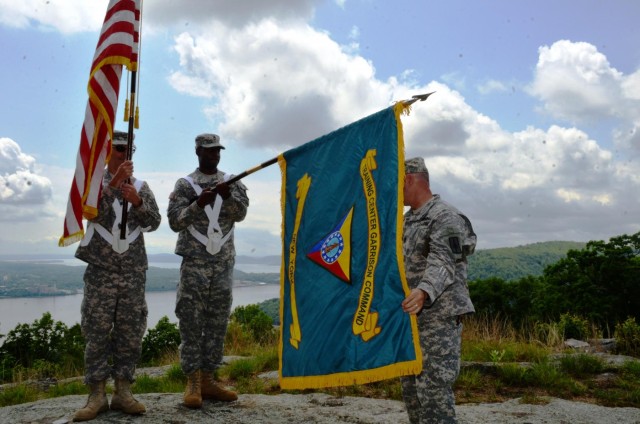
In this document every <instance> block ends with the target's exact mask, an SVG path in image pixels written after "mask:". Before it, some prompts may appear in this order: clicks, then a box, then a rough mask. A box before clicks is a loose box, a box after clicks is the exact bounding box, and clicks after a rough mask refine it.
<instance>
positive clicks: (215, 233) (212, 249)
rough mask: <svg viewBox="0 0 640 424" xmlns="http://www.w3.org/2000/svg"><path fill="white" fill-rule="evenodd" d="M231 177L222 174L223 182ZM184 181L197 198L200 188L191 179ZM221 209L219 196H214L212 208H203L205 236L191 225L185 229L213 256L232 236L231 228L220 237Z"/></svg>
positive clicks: (209, 206)
mask: <svg viewBox="0 0 640 424" xmlns="http://www.w3.org/2000/svg"><path fill="white" fill-rule="evenodd" d="M230 177H231V176H230V175H228V174H224V181H228V180H229V178H230ZM184 179H185V180H186V181H187V182H188V183H189V184H191V187H193V190H194V191H195V192H196V194H197V195H198V196H200V193H202V187H200V186H199V185H198V184H196V183H195V182H194V181H193V178H191V177H189V176H187V177H184ZM221 208H222V197H221V196H220V195H218V196H216V200H215V202H214V203H213V206H211V205H206V206H205V207H204V212H205V213H206V214H207V218H209V227H208V228H207V235H206V236H205V235H204V234H202V233H200V232H198V230H196V229H195V227H194V226H193V225H189V227H188V228H187V229H188V230H189V232H190V233H191V235H192V236H193V237H194V238H195V239H196V240H198V241H199V242H200V243H202V244H204V245H205V246H206V249H207V252H209V253H210V254H211V255H215V254H216V253H218V252H219V251H220V249H221V248H222V245H223V244H225V243H226V242H227V240H229V238H230V237H231V235H232V234H233V226H232V227H231V229H230V230H229V232H228V233H227V234H225V235H224V236H223V235H222V229H221V228H220V224H218V216H219V215H220V209H221Z"/></svg>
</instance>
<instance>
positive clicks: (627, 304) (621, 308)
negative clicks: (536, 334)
mask: <svg viewBox="0 0 640 424" xmlns="http://www.w3.org/2000/svg"><path fill="white" fill-rule="evenodd" d="M639 254H640V233H636V234H634V235H631V236H628V235H622V236H618V237H612V238H611V239H610V240H609V242H604V241H590V242H589V243H587V246H586V247H585V248H584V249H583V250H579V251H578V250H571V251H569V252H568V253H567V257H566V258H565V259H562V260H560V261H558V262H557V263H556V264H554V265H550V266H549V267H547V268H546V269H545V272H544V280H543V281H544V287H543V290H542V291H541V292H540V296H538V298H537V299H536V309H537V312H538V314H539V315H540V317H541V318H546V319H549V320H557V319H559V317H560V316H561V315H562V314H564V313H572V314H576V315H579V316H581V317H585V318H587V319H588V320H589V321H591V322H594V323H596V324H598V325H600V326H602V327H609V328H613V327H615V324H616V323H617V322H620V321H623V320H625V319H626V318H627V317H635V318H637V319H640V284H638V281H640V258H639V257H638V255H639Z"/></svg>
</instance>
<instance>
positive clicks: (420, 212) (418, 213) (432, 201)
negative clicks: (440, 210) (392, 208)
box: [412, 194, 440, 216]
mask: <svg viewBox="0 0 640 424" xmlns="http://www.w3.org/2000/svg"><path fill="white" fill-rule="evenodd" d="M439 199H440V195H439V194H434V195H433V197H431V199H429V200H427V201H426V202H425V203H424V205H422V206H420V207H419V208H418V209H416V210H412V212H413V214H414V215H415V216H422V215H426V214H427V212H429V209H431V207H432V206H433V205H435V203H436V201H438V200H439Z"/></svg>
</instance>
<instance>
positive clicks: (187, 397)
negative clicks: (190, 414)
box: [184, 370, 202, 408]
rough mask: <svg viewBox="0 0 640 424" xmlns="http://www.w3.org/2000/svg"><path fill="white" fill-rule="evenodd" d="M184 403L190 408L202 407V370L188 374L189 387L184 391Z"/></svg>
mask: <svg viewBox="0 0 640 424" xmlns="http://www.w3.org/2000/svg"><path fill="white" fill-rule="evenodd" d="M184 405H185V406H187V407H189V408H201V407H202V393H201V391H200V370H198V371H196V372H194V373H192V374H189V375H188V376H187V388H186V389H185V391H184Z"/></svg>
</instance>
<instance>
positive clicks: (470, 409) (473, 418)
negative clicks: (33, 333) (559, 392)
mask: <svg viewBox="0 0 640 424" xmlns="http://www.w3.org/2000/svg"><path fill="white" fill-rule="evenodd" d="M598 355H601V357H602V359H603V360H604V361H605V362H607V363H609V364H621V363H623V362H624V361H627V360H631V359H633V358H629V357H623V356H619V355H602V354H598ZM234 359H235V358H234V357H225V362H231V361H233V360H234ZM464 365H465V366H472V367H480V366H482V367H485V368H486V367H491V366H495V364H471V363H467V364H464ZM167 368H168V367H167V366H165V367H158V368H141V369H138V370H137V373H138V374H147V375H149V376H155V377H157V376H161V375H163V374H164V373H165V372H166V370H167ZM485 371H486V370H485ZM488 372H490V371H488ZM263 378H277V373H275V372H274V373H265V375H264V377H263ZM77 379H79V378H77ZM57 383H60V382H57ZM54 384H55V383H54ZM7 386H8V385H7ZM2 389H3V387H2V386H0V390H2ZM136 398H137V399H139V400H140V401H141V402H142V403H144V404H145V405H146V407H147V413H146V414H144V415H142V416H128V415H125V414H122V413H121V412H119V411H108V412H105V413H103V414H101V415H100V416H99V417H98V418H97V419H95V420H93V421H91V423H92V424H94V423H95V424H106V423H110V424H113V423H136V424H191V423H194V424H198V423H212V422H215V423H216V424H247V423H251V424H253V423H265V424H266V423H274V424H280V423H282V424H284V423H305V424H333V423H358V424H365V423H381V424H382V423H384V424H387V423H398V424H403V423H408V422H409V420H408V417H407V414H406V411H405V409H404V405H403V403H402V402H399V401H394V400H383V399H368V398H362V397H335V396H331V395H327V394H322V393H314V394H301V395H292V394H280V395H274V396H268V395H250V394H241V395H240V396H239V399H238V401H236V402H231V403H222V402H205V404H204V406H203V408H202V409H199V410H192V409H189V408H186V407H184V406H183V405H182V394H181V393H156V394H153V393H152V394H140V395H136ZM546 400H547V401H548V403H545V404H538V405H531V404H525V403H521V401H520V399H511V400H509V401H506V402H502V403H482V404H464V405H458V406H456V411H457V414H458V419H459V422H460V423H461V424H486V423H491V424H569V423H571V424H574V423H579V424H601V423H615V424H640V409H638V408H608V407H604V406H599V405H593V404H589V403H584V402H573V401H567V400H563V399H556V398H548V399H546ZM85 402H86V396H84V395H82V396H80V395H78V396H66V397H60V398H55V399H46V400H41V401H37V402H31V403H25V404H21V405H14V406H8V407H4V408H0V424H5V423H6V424H21V423H25V424H36V423H37V424H66V423H69V422H71V417H72V416H73V413H74V412H75V411H76V410H77V409H79V408H81V407H82V406H84V404H85Z"/></svg>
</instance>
